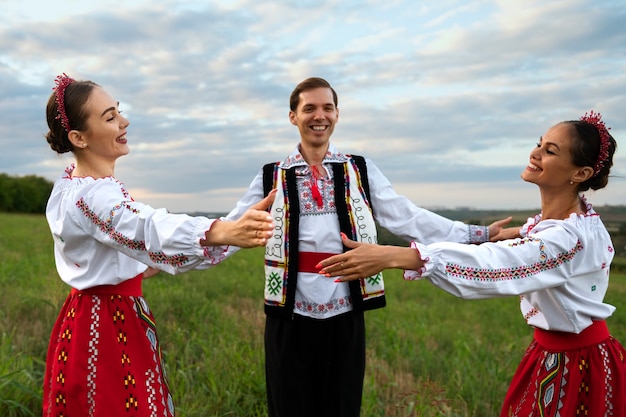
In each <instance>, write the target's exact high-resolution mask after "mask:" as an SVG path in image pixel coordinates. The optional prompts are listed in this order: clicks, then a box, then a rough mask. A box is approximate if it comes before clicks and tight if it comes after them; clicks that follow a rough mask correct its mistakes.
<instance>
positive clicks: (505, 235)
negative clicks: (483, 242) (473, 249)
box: [489, 216, 520, 242]
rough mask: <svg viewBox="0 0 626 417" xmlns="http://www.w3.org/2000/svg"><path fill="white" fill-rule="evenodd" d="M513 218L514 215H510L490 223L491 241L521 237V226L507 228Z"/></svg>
mask: <svg viewBox="0 0 626 417" xmlns="http://www.w3.org/2000/svg"><path fill="white" fill-rule="evenodd" d="M511 220H513V217H511V216H509V217H507V218H506V219H502V220H496V221H495V222H493V223H491V224H490V225H489V241H490V242H497V241H499V240H506V239H515V238H516V237H520V234H519V230H520V228H519V227H508V228H505V227H504V226H506V225H507V224H509V223H510V222H511Z"/></svg>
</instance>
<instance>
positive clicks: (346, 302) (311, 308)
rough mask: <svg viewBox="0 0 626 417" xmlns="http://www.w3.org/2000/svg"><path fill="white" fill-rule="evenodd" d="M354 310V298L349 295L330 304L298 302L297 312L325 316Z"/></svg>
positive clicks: (296, 305)
mask: <svg viewBox="0 0 626 417" xmlns="http://www.w3.org/2000/svg"><path fill="white" fill-rule="evenodd" d="M350 308H352V298H351V297H350V296H349V295H346V296H345V297H341V298H335V299H333V300H330V301H329V302H328V303H324V304H320V303H315V302H310V301H296V304H295V310H296V311H301V312H303V313H307V314H312V315H314V316H316V315H319V316H321V315H324V314H325V313H327V312H329V311H341V310H347V309H350Z"/></svg>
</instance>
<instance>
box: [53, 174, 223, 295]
mask: <svg viewBox="0 0 626 417" xmlns="http://www.w3.org/2000/svg"><path fill="white" fill-rule="evenodd" d="M72 170H73V167H70V168H68V169H67V170H66V172H65V174H64V175H63V176H61V178H59V179H58V180H57V181H56V182H55V184H54V187H53V189H52V193H51V195H50V198H49V200H48V204H47V207H46V218H47V220H48V224H49V225H50V230H51V232H52V235H53V239H54V255H55V260H56V267H57V271H58V273H59V275H60V277H61V279H62V280H63V281H64V282H65V283H67V284H68V285H70V286H72V287H74V288H76V289H79V290H82V289H85V288H90V287H93V286H97V285H116V284H119V283H120V282H122V281H125V280H127V279H129V278H133V277H135V276H137V275H138V274H140V273H142V272H143V271H145V270H146V265H151V266H154V267H156V268H159V269H161V270H163V271H166V272H168V273H171V274H176V273H179V272H184V271H188V270H191V269H206V268H209V267H211V266H212V265H214V264H216V263H219V262H220V261H221V260H223V259H224V258H225V256H226V254H227V249H228V247H227V246H219V247H203V246H201V245H200V240H201V239H203V238H204V234H205V231H206V230H209V229H210V227H211V225H212V224H213V222H214V221H215V220H212V219H208V218H205V217H191V216H187V215H184V214H171V213H168V212H167V211H166V210H165V209H154V208H152V207H150V206H148V205H145V204H142V203H139V202H136V201H133V199H132V198H131V197H130V195H129V194H128V192H127V191H126V189H125V187H124V185H123V184H122V183H121V182H119V181H117V180H116V179H115V178H113V177H106V178H99V179H94V178H92V177H85V178H82V177H78V178H73V177H72V176H71V172H72Z"/></svg>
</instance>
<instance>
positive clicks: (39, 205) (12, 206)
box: [0, 174, 54, 213]
mask: <svg viewBox="0 0 626 417" xmlns="http://www.w3.org/2000/svg"><path fill="white" fill-rule="evenodd" d="M53 185H54V184H53V183H52V182H50V181H48V180H47V179H45V178H42V177H38V176H36V175H26V176H21V177H19V176H13V177H12V176H9V175H7V174H0V211H5V212H13V213H44V212H45V210H46V203H47V202H48V198H49V197H50V192H51V191H52V186H53Z"/></svg>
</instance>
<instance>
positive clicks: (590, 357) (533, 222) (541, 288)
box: [319, 111, 626, 417]
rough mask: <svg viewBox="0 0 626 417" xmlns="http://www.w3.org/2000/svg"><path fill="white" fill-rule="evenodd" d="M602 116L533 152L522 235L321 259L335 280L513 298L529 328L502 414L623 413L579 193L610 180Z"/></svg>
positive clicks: (366, 249) (604, 268)
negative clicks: (531, 207) (392, 273)
mask: <svg viewBox="0 0 626 417" xmlns="http://www.w3.org/2000/svg"><path fill="white" fill-rule="evenodd" d="M608 130H609V129H608V128H607V127H606V126H605V124H604V122H603V121H602V119H601V115H600V114H598V113H594V112H593V111H592V112H590V114H585V116H583V117H582V118H581V119H580V120H578V121H567V122H562V123H558V124H556V125H555V126H553V127H551V128H550V129H549V130H548V131H547V132H546V133H545V134H544V135H543V137H541V139H540V141H539V143H538V144H537V147H536V148H535V149H534V150H533V151H532V152H531V153H530V162H529V164H528V166H527V167H526V169H525V170H524V171H523V172H522V175H521V176H522V179H523V180H525V181H528V182H531V183H534V184H536V185H537V186H538V187H539V191H540V194H541V214H539V215H537V216H535V217H534V218H531V219H529V220H528V221H527V223H526V224H525V225H524V226H523V227H522V228H521V230H520V232H519V233H520V235H521V236H522V238H517V239H511V240H505V241H500V242H496V243H483V244H481V245H476V246H474V245H459V244H454V243H436V244H432V245H422V244H420V243H416V242H412V243H411V247H410V248H400V247H393V246H378V245H365V244H360V243H356V242H352V241H349V240H344V242H345V244H346V246H348V247H349V248H354V249H353V250H351V251H349V252H347V253H344V254H341V255H336V256H333V257H330V258H328V259H326V260H324V261H322V262H321V263H320V264H319V267H320V268H322V270H321V271H320V273H322V274H325V275H326V276H332V277H334V276H339V277H340V278H338V279H337V280H338V281H347V280H354V279H358V278H362V277H367V276H371V275H374V274H375V273H377V272H379V271H381V270H382V269H386V268H402V269H405V270H406V271H405V274H404V278H405V279H407V280H413V279H420V278H426V279H428V280H429V281H430V282H432V283H433V284H434V285H436V286H438V287H439V288H441V289H443V290H445V291H447V292H449V293H451V294H453V295H456V296H458V297H462V298H468V299H479V298H490V297H500V296H510V295H519V296H520V299H521V310H522V313H523V316H524V319H525V320H526V322H527V323H528V324H529V325H530V326H532V327H534V329H535V330H534V340H533V342H532V343H531V344H530V346H529V347H528V350H527V352H526V354H525V355H524V357H523V359H522V362H521V364H520V365H519V367H518V369H517V371H516V373H515V375H514V377H513V380H512V382H511V385H510V387H509V390H508V392H507V394H506V397H505V400H504V405H503V407H502V411H501V416H502V417H504V416H524V417H527V416H578V415H588V416H607V415H612V416H624V415H626V362H625V361H626V359H625V356H626V351H624V348H623V347H622V345H621V344H620V343H619V342H618V341H617V340H615V339H614V338H613V337H612V336H610V334H609V331H608V329H607V326H606V323H605V319H606V318H607V317H609V316H610V315H611V314H612V313H613V312H614V311H615V307H613V306H611V305H608V304H606V303H604V302H603V299H604V295H605V293H606V291H607V288H608V283H609V266H610V264H611V261H612V259H613V255H614V248H613V244H612V242H611V238H610V236H609V234H608V232H607V230H606V228H605V227H604V225H603V224H602V221H601V220H600V217H599V216H598V215H597V213H596V212H595V211H594V210H593V208H592V206H591V204H589V203H588V202H587V201H586V199H585V197H584V196H583V195H581V194H580V193H581V192H583V191H587V190H589V189H593V190H598V189H601V188H604V187H605V186H606V184H607V182H608V176H609V171H610V168H611V166H612V164H613V162H612V161H613V154H614V152H615V149H616V142H615V139H614V138H613V137H612V136H611V135H610V134H609V132H608Z"/></svg>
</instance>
